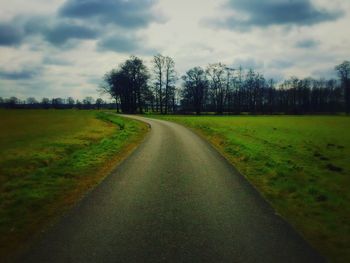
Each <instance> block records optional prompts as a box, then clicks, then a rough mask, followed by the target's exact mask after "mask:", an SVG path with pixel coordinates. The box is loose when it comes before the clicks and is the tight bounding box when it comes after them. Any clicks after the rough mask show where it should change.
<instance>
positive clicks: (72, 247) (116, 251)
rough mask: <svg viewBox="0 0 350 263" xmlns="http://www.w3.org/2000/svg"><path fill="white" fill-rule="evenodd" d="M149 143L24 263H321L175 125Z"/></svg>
mask: <svg viewBox="0 0 350 263" xmlns="http://www.w3.org/2000/svg"><path fill="white" fill-rule="evenodd" d="M133 118H138V119H141V120H143V121H145V122H147V123H149V124H150V125H151V127H152V129H151V131H150V133H149V134H148V137H147V138H146V140H145V141H144V142H143V144H142V145H140V147H139V148H138V149H137V150H136V151H135V152H134V153H133V154H132V155H131V156H130V157H129V158H128V159H127V160H125V161H124V162H123V163H122V164H121V165H120V166H119V167H118V168H117V169H116V170H115V172H114V173H113V174H112V175H110V176H109V177H108V178H107V179H106V180H105V181H103V182H102V184H101V185H99V186H98V187H97V188H96V189H95V190H94V191H92V192H91V193H90V194H88V195H87V196H86V198H84V199H83V200H82V201H81V202H80V203H79V204H78V205H77V206H76V207H75V208H74V209H72V211H71V212H69V213H68V214H67V215H66V216H65V217H64V218H63V219H62V220H61V221H60V222H59V223H58V224H57V225H56V226H54V227H52V228H51V229H49V230H48V231H47V232H46V233H45V234H43V237H42V239H41V241H40V242H37V244H35V245H34V247H33V248H32V249H31V250H30V251H29V252H27V253H26V254H25V255H24V256H23V257H22V258H21V260H20V262H36V263H38V262H52V263H53V262H60V263H61V262H84V263H86V262H281V263H282V262H283V263H287V262H298V263H301V262H322V261H323V259H322V258H321V257H320V256H319V255H318V254H317V253H316V252H315V251H314V250H313V249H312V248H311V247H310V246H309V245H308V244H307V243H306V242H305V241H304V240H303V239H302V238H301V237H300V236H299V235H298V234H297V233H296V232H295V231H294V230H293V229H292V228H291V227H290V226H289V225H288V224H287V223H286V222H285V221H284V220H282V219H281V218H280V217H279V216H277V215H276V214H275V212H274V210H273V209H272V208H271V207H270V206H269V205H268V204H267V203H266V202H265V201H264V200H263V198H261V196H260V195H259V194H258V193H257V191H256V190H255V189H254V188H253V187H251V185H250V184H249V183H247V181H246V180H245V179H243V177H242V176H241V175H239V174H238V173H237V172H236V171H235V169H234V168H233V167H232V166H231V165H230V164H229V163H228V162H227V161H226V160H225V159H224V158H223V157H222V156H221V155H220V154H218V153H217V151H216V150H215V149H213V148H212V147H211V146H210V145H209V144H208V143H206V142H205V141H203V140H202V139H201V138H199V137H198V136H197V135H195V134H194V133H192V132H191V131H189V130H188V129H186V128H184V127H182V126H180V125H178V124H174V123H170V122H165V121H160V120H149V119H145V118H141V117H133Z"/></svg>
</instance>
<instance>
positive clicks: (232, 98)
mask: <svg viewBox="0 0 350 263" xmlns="http://www.w3.org/2000/svg"><path fill="white" fill-rule="evenodd" d="M334 69H335V70H336V71H337V73H338V76H339V78H338V79H314V78H303V79H299V78H297V77H291V78H289V79H287V80H285V81H282V82H279V83H277V82H276V81H275V80H273V79H266V78H265V77H264V75H263V74H261V73H259V72H257V71H255V70H254V69H243V68H242V67H239V68H232V67H229V66H227V65H225V64H223V63H215V64H209V65H208V66H207V67H205V68H203V67H194V68H191V69H189V70H188V71H187V72H186V73H185V74H184V75H183V76H181V77H179V76H178V74H177V72H176V70H175V61H174V60H173V59H172V58H171V57H169V56H163V55H161V54H158V55H156V56H154V57H153V59H152V66H151V69H149V68H148V67H147V66H146V65H145V63H144V61H143V60H142V59H140V58H138V57H136V56H131V57H130V58H129V59H127V60H126V61H125V62H123V63H121V64H120V65H119V66H118V67H116V68H114V69H112V70H111V71H109V72H107V73H106V74H105V75H104V77H103V80H102V84H101V85H100V86H99V88H98V90H99V91H100V92H101V94H108V95H110V96H111V98H113V101H114V102H113V103H107V102H104V101H103V100H102V99H100V98H99V99H97V100H94V99H93V98H91V97H86V98H85V99H84V100H82V101H79V100H74V99H73V98H71V97H69V98H67V99H62V98H54V99H48V98H43V99H42V100H41V101H40V102H38V101H36V100H35V98H28V99H27V100H26V101H25V102H23V101H20V100H18V99H17V98H15V97H11V98H9V99H2V98H0V107H8V108H12V107H14V108H21V107H29V108H79V109H101V108H109V109H116V110H117V111H120V112H123V113H145V112H152V113H159V114H168V113H182V114H193V113H194V114H202V113H216V114H241V113H250V114H317V113H321V114H322V113H324V114H326V113H341V112H346V113H350V62H349V61H344V62H343V63H341V64H339V65H337V66H335V68H334ZM178 83H180V85H179V86H177V84H178Z"/></svg>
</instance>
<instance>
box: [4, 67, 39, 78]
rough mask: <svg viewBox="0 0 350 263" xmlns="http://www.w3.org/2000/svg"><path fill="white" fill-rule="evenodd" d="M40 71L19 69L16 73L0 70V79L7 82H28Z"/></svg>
mask: <svg viewBox="0 0 350 263" xmlns="http://www.w3.org/2000/svg"><path fill="white" fill-rule="evenodd" d="M40 71H41V69H40V68H33V69H21V70H17V71H11V70H3V69H0V78H1V79H7V80H28V79H33V78H34V77H35V76H37V75H38V74H39V73H40Z"/></svg>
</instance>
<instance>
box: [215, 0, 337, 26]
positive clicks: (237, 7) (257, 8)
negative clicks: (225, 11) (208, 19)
mask: <svg viewBox="0 0 350 263" xmlns="http://www.w3.org/2000/svg"><path fill="white" fill-rule="evenodd" d="M225 7H226V8H229V9H231V10H233V11H235V12H237V13H240V14H243V15H245V16H246V18H245V19H240V18H238V17H236V16H231V17H229V18H227V19H226V20H222V21H212V23H214V24H216V25H217V26H224V27H227V28H230V29H239V30H245V29H249V28H251V27H267V26H271V25H307V26H310V25H313V24H318V23H321V22H325V21H332V20H336V19H337V18H339V17H340V16H341V15H342V14H343V13H342V12H340V11H338V12H331V11H327V10H321V9H318V8H317V7H316V6H314V5H313V3H312V2H311V1H310V0H264V1H261V0H229V1H228V3H227V4H226V5H225Z"/></svg>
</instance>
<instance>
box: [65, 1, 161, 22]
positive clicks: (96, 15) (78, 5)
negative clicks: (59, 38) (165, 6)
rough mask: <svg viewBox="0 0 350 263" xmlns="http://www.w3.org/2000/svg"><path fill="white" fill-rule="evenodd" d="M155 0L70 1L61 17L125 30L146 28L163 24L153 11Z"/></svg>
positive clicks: (158, 15) (159, 16)
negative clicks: (110, 25) (92, 21)
mask: <svg viewBox="0 0 350 263" xmlns="http://www.w3.org/2000/svg"><path fill="white" fill-rule="evenodd" d="M156 3H157V1H155V0H134V1H125V0H104V1H101V0H68V1H67V2H66V3H65V4H64V5H63V6H62V7H61V9H60V11H59V15H60V16H61V17H69V18H78V19H95V20H98V21H99V22H103V23H113V24H116V25H119V26H121V27H124V28H139V27H145V26H147V25H148V24H150V23H151V22H154V21H158V22H161V20H162V19H163V17H162V16H161V15H160V14H155V12H154V11H153V10H152V8H153V7H154V5H155V4H156Z"/></svg>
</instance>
